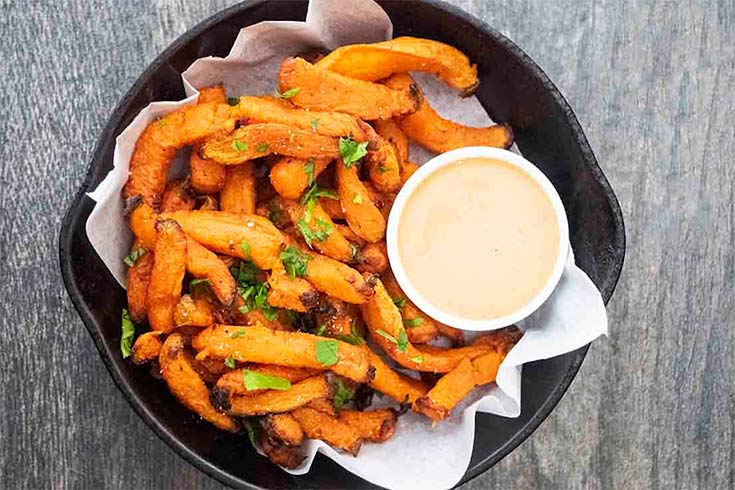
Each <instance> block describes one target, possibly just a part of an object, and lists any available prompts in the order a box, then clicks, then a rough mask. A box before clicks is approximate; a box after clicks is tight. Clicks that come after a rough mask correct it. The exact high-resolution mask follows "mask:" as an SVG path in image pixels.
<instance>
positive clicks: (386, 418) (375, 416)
mask: <svg viewBox="0 0 735 490" xmlns="http://www.w3.org/2000/svg"><path fill="white" fill-rule="evenodd" d="M339 421H340V422H343V423H345V424H347V425H349V426H350V427H352V428H353V429H354V430H355V431H356V432H357V433H358V434H359V435H360V437H361V438H362V439H363V440H365V441H370V442H385V441H387V440H388V439H390V438H391V437H393V434H395V433H396V423H397V422H398V414H396V411H395V410H392V409H389V408H384V409H381V410H366V411H364V412H359V411H357V410H347V409H342V410H340V411H339Z"/></svg>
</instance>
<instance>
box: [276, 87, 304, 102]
mask: <svg viewBox="0 0 735 490" xmlns="http://www.w3.org/2000/svg"><path fill="white" fill-rule="evenodd" d="M299 90H301V87H294V88H292V89H290V90H286V91H285V92H283V93H280V92H279V93H278V97H280V98H281V99H291V98H293V97H294V96H295V95H296V94H298V93H299Z"/></svg>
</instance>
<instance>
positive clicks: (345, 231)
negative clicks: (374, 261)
mask: <svg viewBox="0 0 735 490" xmlns="http://www.w3.org/2000/svg"><path fill="white" fill-rule="evenodd" d="M326 202H336V203H337V206H340V204H339V202H338V201H333V200H332V199H325V200H324V203H326ZM324 203H322V208H324V210H325V211H326V206H324ZM327 214H330V213H329V212H327ZM330 218H332V219H334V218H333V217H332V215H331V214H330ZM343 218H344V215H343ZM334 227H335V228H336V229H338V230H339V232H340V233H342V235H343V236H344V237H345V238H346V239H347V240H348V241H350V242H351V243H354V244H355V245H357V246H358V247H364V246H365V243H366V242H365V240H363V239H362V238H360V237H359V236H357V233H355V232H354V231H353V230H352V228H350V227H349V225H343V224H341V223H335V225H334Z"/></svg>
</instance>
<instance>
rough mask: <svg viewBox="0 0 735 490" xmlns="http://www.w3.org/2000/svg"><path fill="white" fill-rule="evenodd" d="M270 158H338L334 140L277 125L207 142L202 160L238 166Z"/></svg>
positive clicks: (245, 129)
mask: <svg viewBox="0 0 735 490" xmlns="http://www.w3.org/2000/svg"><path fill="white" fill-rule="evenodd" d="M271 154H276V155H286V156H291V157H296V158H303V159H307V158H337V157H338V156H339V142H338V139H337V138H332V137H330V136H322V135H321V134H315V133H314V132H313V131H311V130H309V129H299V128H297V127H295V126H286V125H285V124H277V123H256V124H248V125H247V126H242V127H240V128H238V129H236V130H235V131H233V132H231V133H229V134H226V135H223V136H219V137H215V138H210V139H209V140H207V142H206V143H204V145H202V147H201V156H202V157H204V158H207V159H210V160H213V161H215V162H218V163H221V164H223V165H239V164H241V163H244V162H247V161H248V160H253V159H255V158H261V157H265V156H268V155H271Z"/></svg>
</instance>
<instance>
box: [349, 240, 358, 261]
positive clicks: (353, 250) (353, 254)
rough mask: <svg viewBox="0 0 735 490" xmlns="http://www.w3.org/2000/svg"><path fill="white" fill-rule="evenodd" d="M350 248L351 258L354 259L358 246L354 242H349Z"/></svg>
mask: <svg viewBox="0 0 735 490" xmlns="http://www.w3.org/2000/svg"><path fill="white" fill-rule="evenodd" d="M350 249H351V250H352V260H355V259H356V258H357V254H358V253H360V247H359V246H358V245H357V244H356V243H350Z"/></svg>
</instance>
